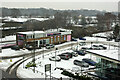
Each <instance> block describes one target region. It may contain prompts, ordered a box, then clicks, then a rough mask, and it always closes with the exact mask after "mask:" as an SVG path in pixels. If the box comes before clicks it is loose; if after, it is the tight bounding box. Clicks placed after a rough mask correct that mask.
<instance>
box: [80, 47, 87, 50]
mask: <svg viewBox="0 0 120 80" xmlns="http://www.w3.org/2000/svg"><path fill="white" fill-rule="evenodd" d="M81 49H82V50H89V48H87V47H82V48H81Z"/></svg>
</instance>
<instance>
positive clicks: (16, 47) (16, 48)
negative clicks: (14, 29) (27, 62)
mask: <svg viewBox="0 0 120 80" xmlns="http://www.w3.org/2000/svg"><path fill="white" fill-rule="evenodd" d="M11 49H12V50H20V47H19V46H18V45H15V46H12V47H11Z"/></svg>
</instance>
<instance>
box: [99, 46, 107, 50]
mask: <svg viewBox="0 0 120 80" xmlns="http://www.w3.org/2000/svg"><path fill="white" fill-rule="evenodd" d="M99 46H100V47H103V49H107V47H105V46H103V45H99Z"/></svg>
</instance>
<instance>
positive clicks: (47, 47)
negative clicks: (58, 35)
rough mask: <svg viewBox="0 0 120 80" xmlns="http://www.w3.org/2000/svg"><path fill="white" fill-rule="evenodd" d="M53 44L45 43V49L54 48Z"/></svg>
mask: <svg viewBox="0 0 120 80" xmlns="http://www.w3.org/2000/svg"><path fill="white" fill-rule="evenodd" d="M54 47H55V46H54V45H53V44H46V49H50V48H54Z"/></svg>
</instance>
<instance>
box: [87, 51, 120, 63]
mask: <svg viewBox="0 0 120 80" xmlns="http://www.w3.org/2000/svg"><path fill="white" fill-rule="evenodd" d="M87 51H89V52H91V53H93V54H95V55H99V56H102V57H105V58H109V59H112V60H117V61H120V57H119V50H87Z"/></svg>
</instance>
